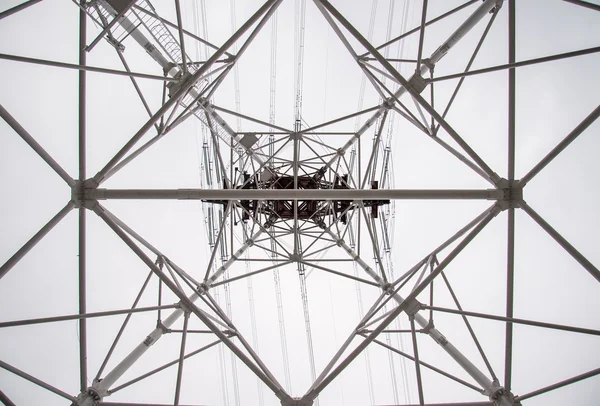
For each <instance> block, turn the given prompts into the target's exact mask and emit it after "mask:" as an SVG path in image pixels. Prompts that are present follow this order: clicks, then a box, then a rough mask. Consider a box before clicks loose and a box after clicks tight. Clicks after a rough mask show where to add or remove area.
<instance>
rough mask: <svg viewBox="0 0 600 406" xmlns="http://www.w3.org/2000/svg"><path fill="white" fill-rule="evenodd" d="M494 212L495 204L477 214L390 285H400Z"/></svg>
mask: <svg viewBox="0 0 600 406" xmlns="http://www.w3.org/2000/svg"><path fill="white" fill-rule="evenodd" d="M496 210H497V208H496V205H495V204H493V205H492V206H490V207H488V208H487V209H485V210H484V211H483V212H482V213H481V214H479V215H478V216H477V217H475V218H474V219H473V220H471V221H470V222H469V223H468V224H467V225H465V226H464V227H463V228H461V229H460V230H458V231H457V232H456V233H455V234H454V235H453V236H452V237H450V238H448V239H447V240H446V241H444V242H443V243H442V244H440V245H439V246H438V247H437V248H436V249H434V250H433V251H431V252H430V253H429V254H428V255H427V256H426V257H424V258H423V259H422V260H421V261H419V262H418V263H417V264H416V265H415V266H413V267H412V268H411V269H410V270H409V271H408V272H406V273H405V274H404V275H402V276H401V277H400V278H398V279H396V280H395V281H394V282H393V283H392V285H397V284H398V283H400V282H401V281H402V280H404V279H405V278H406V276H408V275H409V274H410V273H412V272H413V271H415V270H417V269H419V268H420V267H421V266H423V264H425V262H427V261H428V260H429V258H431V257H432V256H434V255H436V254H438V253H440V252H441V251H443V250H444V249H446V248H447V247H448V246H450V245H451V244H452V243H454V242H455V241H456V240H457V239H459V238H460V237H461V236H462V235H464V234H465V233H466V232H467V231H469V230H470V229H472V228H473V227H475V226H476V225H477V224H479V223H480V222H481V221H482V220H483V219H484V218H486V217H487V216H488V215H489V214H490V213H492V212H494V211H496Z"/></svg>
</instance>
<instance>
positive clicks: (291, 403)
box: [281, 398, 313, 406]
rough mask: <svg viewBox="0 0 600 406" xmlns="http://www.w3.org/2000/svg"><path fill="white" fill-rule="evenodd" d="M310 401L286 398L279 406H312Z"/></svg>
mask: <svg viewBox="0 0 600 406" xmlns="http://www.w3.org/2000/svg"><path fill="white" fill-rule="evenodd" d="M312 405H313V401H312V399H305V398H287V399H283V400H282V401H281V406H312Z"/></svg>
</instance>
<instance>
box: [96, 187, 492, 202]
mask: <svg viewBox="0 0 600 406" xmlns="http://www.w3.org/2000/svg"><path fill="white" fill-rule="evenodd" d="M96 198H97V199H98V200H105V199H106V200H111V199H140V200H141V199H171V200H386V199H392V200H407V199H408V200H499V199H502V198H503V194H502V191H500V190H497V189H463V190H444V189H437V190H425V189H423V190H419V189H97V191H96Z"/></svg>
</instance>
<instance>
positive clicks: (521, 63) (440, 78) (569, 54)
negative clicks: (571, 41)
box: [425, 47, 600, 83]
mask: <svg viewBox="0 0 600 406" xmlns="http://www.w3.org/2000/svg"><path fill="white" fill-rule="evenodd" d="M596 52H600V47H593V48H586V49H581V50H578V51H571V52H565V53H562V54H556V55H550V56H544V57H541V58H534V59H528V60H525V61H519V62H514V63H507V64H503V65H498V66H490V67H489V68H481V69H475V70H471V71H468V72H462V73H453V74H451V75H446V76H438V77H436V78H433V79H425V81H426V82H427V83H434V82H441V81H444V80H449V79H457V78H464V77H467V76H473V75H481V74H483V73H490V72H496V71H499V70H506V69H514V68H520V67H522V66H529V65H535V64H538V63H544V62H551V61H557V60H560V59H565V58H574V57H576V56H583V55H589V54H594V53H596Z"/></svg>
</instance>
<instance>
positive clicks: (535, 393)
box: [517, 368, 600, 400]
mask: <svg viewBox="0 0 600 406" xmlns="http://www.w3.org/2000/svg"><path fill="white" fill-rule="evenodd" d="M596 375H600V368H596V369H594V370H591V371H589V372H586V373H584V374H581V375H577V376H574V377H572V378H569V379H565V380H564V381H560V382H557V383H555V384H553V385H549V386H546V387H544V388H541V389H538V390H535V391H533V392H529V393H526V394H524V395H521V396H519V397H517V400H525V399H529V398H532V397H534V396H538V395H542V394H544V393H547V392H550V391H552V390H555V389H559V388H562V387H563V386H567V385H571V384H573V383H575V382H579V381H582V380H584V379H588V378H591V377H593V376H596Z"/></svg>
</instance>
